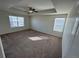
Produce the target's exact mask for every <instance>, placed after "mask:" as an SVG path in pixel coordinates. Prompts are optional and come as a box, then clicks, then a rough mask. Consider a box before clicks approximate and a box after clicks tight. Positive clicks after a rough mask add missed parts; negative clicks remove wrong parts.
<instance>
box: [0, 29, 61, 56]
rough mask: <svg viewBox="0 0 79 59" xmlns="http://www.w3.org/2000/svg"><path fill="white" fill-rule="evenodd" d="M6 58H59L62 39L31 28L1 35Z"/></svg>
mask: <svg viewBox="0 0 79 59" xmlns="http://www.w3.org/2000/svg"><path fill="white" fill-rule="evenodd" d="M1 38H2V42H3V47H4V51H5V54H6V57H8V58H59V57H61V56H62V39H59V38H57V37H55V36H52V35H48V34H44V33H41V32H37V31H33V30H29V31H27V30H23V31H19V32H15V33H10V34H5V35H2V36H1Z"/></svg>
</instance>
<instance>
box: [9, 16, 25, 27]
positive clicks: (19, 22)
mask: <svg viewBox="0 0 79 59" xmlns="http://www.w3.org/2000/svg"><path fill="white" fill-rule="evenodd" d="M9 20H10V27H11V28H13V27H23V26H24V17H17V16H9Z"/></svg>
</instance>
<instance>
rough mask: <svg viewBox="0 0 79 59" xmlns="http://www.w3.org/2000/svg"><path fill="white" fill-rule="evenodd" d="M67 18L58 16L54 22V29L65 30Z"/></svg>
mask: <svg viewBox="0 0 79 59" xmlns="http://www.w3.org/2000/svg"><path fill="white" fill-rule="evenodd" d="M64 24H65V18H56V19H55V22H54V28H53V31H58V32H63V29H64Z"/></svg>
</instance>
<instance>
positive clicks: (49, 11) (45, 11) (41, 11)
mask: <svg viewBox="0 0 79 59" xmlns="http://www.w3.org/2000/svg"><path fill="white" fill-rule="evenodd" d="M56 12H57V11H56V9H55V8H53V9H47V10H40V11H38V13H56Z"/></svg>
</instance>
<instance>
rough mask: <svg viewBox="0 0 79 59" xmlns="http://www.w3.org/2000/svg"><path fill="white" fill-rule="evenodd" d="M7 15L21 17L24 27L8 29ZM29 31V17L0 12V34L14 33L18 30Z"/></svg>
mask: <svg viewBox="0 0 79 59" xmlns="http://www.w3.org/2000/svg"><path fill="white" fill-rule="evenodd" d="M9 15H14V16H15V15H16V16H23V17H24V18H25V19H24V24H25V26H24V27H20V28H10V25H9V24H10V23H9V17H8V16H9ZM24 29H29V17H28V16H26V15H19V14H12V13H8V12H5V11H0V34H5V33H10V32H15V31H19V30H24Z"/></svg>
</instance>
